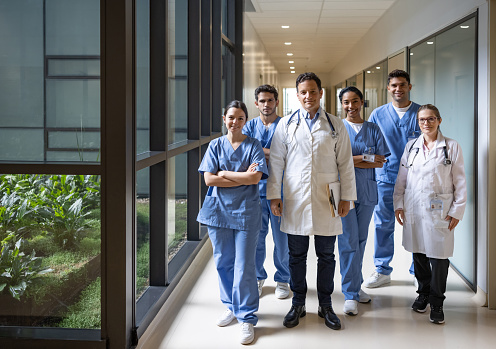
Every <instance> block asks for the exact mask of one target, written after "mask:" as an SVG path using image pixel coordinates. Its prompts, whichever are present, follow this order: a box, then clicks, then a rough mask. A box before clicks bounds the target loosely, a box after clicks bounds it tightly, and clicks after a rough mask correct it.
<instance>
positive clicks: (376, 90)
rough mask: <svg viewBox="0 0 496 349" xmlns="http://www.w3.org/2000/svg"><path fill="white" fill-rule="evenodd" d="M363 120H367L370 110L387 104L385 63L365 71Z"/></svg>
mask: <svg viewBox="0 0 496 349" xmlns="http://www.w3.org/2000/svg"><path fill="white" fill-rule="evenodd" d="M364 98H365V108H364V119H365V120H368V118H369V116H370V114H371V113H372V110H374V109H375V108H377V107H379V106H381V105H383V104H386V103H387V61H384V62H381V63H379V64H377V65H374V66H372V67H370V68H368V69H366V70H365V93H364Z"/></svg>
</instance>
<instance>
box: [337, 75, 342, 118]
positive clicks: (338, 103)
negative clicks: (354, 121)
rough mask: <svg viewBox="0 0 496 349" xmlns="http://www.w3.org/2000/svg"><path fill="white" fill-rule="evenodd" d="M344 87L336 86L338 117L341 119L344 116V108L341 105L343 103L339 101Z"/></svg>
mask: <svg viewBox="0 0 496 349" xmlns="http://www.w3.org/2000/svg"><path fill="white" fill-rule="evenodd" d="M342 86H343V84H342V83H341V84H337V85H336V116H339V117H341V115H342V114H343V107H342V105H341V102H340V101H339V93H340V92H341V90H342V89H343V87H342Z"/></svg>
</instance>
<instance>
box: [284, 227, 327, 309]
mask: <svg viewBox="0 0 496 349" xmlns="http://www.w3.org/2000/svg"><path fill="white" fill-rule="evenodd" d="M314 240H315V241H314V243H315V253H316V254H317V296H318V299H319V305H320V306H322V307H325V306H329V305H331V304H332V302H331V294H332V292H333V291H334V269H335V268H336V260H335V259H334V244H335V243H336V237H335V236H319V235H314ZM309 241H310V237H309V236H305V235H290V234H288V246H289V270H290V271H291V282H290V285H291V291H293V305H298V306H299V305H305V299H306V294H307V279H306V276H307V254H308V246H309V244H310V243H309Z"/></svg>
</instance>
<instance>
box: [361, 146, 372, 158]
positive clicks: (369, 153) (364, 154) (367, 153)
mask: <svg viewBox="0 0 496 349" xmlns="http://www.w3.org/2000/svg"><path fill="white" fill-rule="evenodd" d="M362 159H363V161H367V162H374V161H375V154H374V150H373V149H372V147H369V149H367V151H366V152H365V153H363V154H362Z"/></svg>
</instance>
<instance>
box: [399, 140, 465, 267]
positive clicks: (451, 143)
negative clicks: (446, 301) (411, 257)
mask: <svg viewBox="0 0 496 349" xmlns="http://www.w3.org/2000/svg"><path fill="white" fill-rule="evenodd" d="M414 142H415V143H414ZM412 144H413V147H412ZM423 144H424V136H423V135H421V136H420V137H419V138H417V139H416V140H411V141H409V142H408V143H407V145H406V147H405V151H404V152H403V156H402V158H401V166H400V169H399V172H398V178H397V180H396V184H395V186H394V209H395V210H397V209H403V211H404V213H405V221H404V224H403V247H404V248H405V249H406V250H407V251H410V252H414V253H423V254H425V255H427V257H431V258H439V259H446V258H449V257H451V256H453V248H454V243H455V241H454V230H451V231H450V230H449V229H448V225H449V222H448V221H446V220H445V218H446V216H447V215H449V216H451V217H454V218H456V219H459V220H461V219H462V218H463V213H464V211H465V204H466V202H467V187H466V182H465V170H464V165H463V154H462V149H461V147H460V145H459V144H458V143H457V142H456V141H455V140H453V139H450V138H445V137H444V136H443V135H442V134H441V132H438V135H437V141H436V145H435V147H434V149H432V150H431V151H430V153H429V154H428V155H427V156H424V151H423ZM445 145H446V148H447V151H448V159H449V160H451V165H444V164H443V162H444V160H445V155H444V150H443V147H444V146H445ZM410 148H411V151H410ZM417 149H418V153H417ZM416 153H417V155H416V156H415V154H416ZM410 165H411V167H409V168H408V167H407V166H410ZM433 200H434V201H433ZM435 201H442V203H443V204H442V209H433V208H432V207H431V205H432V204H433V203H435ZM436 206H437V208H439V205H436V204H435V205H434V207H436Z"/></svg>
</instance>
